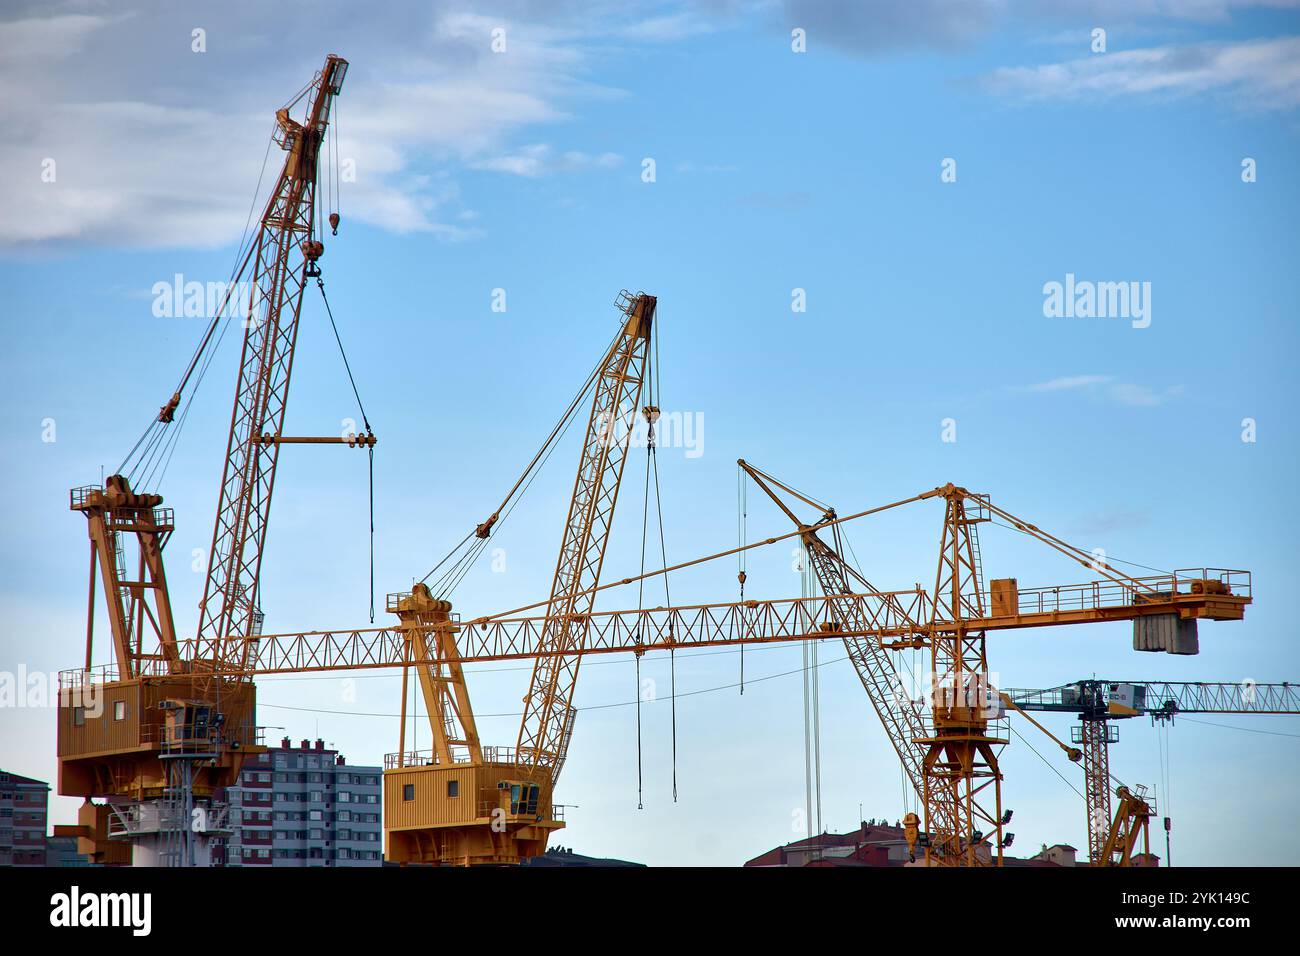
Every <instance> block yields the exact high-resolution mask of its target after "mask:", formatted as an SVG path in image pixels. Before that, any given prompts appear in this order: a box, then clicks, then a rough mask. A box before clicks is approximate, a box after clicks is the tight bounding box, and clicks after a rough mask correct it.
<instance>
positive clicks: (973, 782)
mask: <svg viewBox="0 0 1300 956" xmlns="http://www.w3.org/2000/svg"><path fill="white" fill-rule="evenodd" d="M738 464H739V467H740V468H741V470H742V472H743V473H744V474H746V475H747V476H748V477H749V478H750V479H751V480H752V481H753V482H754V483H755V484H756V485H757V486H758V487H759V488H760V489H762V490H763V491H764V492H765V493H766V494H767V495H768V497H770V498H771V499H772V500H773V502H775V503H776V504H777V506H778V507H779V508H780V509H781V510H782V511H783V512H784V513H785V515H786V517H787V518H789V519H790V520H791V521H792V522H793V523H794V524H795V525H796V527H797V528H798V530H799V535H800V539H801V541H802V543H803V546H804V548H805V549H806V552H807V554H808V556H809V560H810V563H811V566H812V569H813V572H814V574H815V576H816V577H817V580H818V583H819V584H820V586H821V589H822V592H823V593H824V594H825V595H826V596H827V598H828V599H832V600H836V599H837V598H836V596H838V595H844V594H846V593H849V592H850V588H849V586H848V585H849V581H850V579H855V580H856V581H857V582H858V583H860V584H863V585H865V584H866V581H865V579H863V578H862V577H861V575H860V574H858V573H857V572H856V571H855V570H854V569H853V568H852V567H851V566H850V565H849V564H848V562H847V561H846V560H845V559H844V558H843V557H842V555H841V553H840V551H841V548H840V547H839V540H838V527H839V524H840V521H839V520H838V519H837V516H836V514H835V511H834V509H833V508H828V507H826V506H825V505H823V504H822V503H820V502H817V501H814V500H813V499H811V498H809V497H807V496H806V495H804V494H802V493H800V492H798V491H796V490H795V489H793V488H791V487H790V486H789V485H787V484H785V483H783V482H781V481H779V480H777V479H776V478H774V477H772V476H771V475H769V474H767V473H765V472H762V471H760V470H759V469H757V468H755V467H754V466H753V465H750V464H748V463H747V462H745V461H743V460H742V461H740V462H738ZM783 494H784V496H785V497H786V498H789V499H793V500H794V501H795V502H797V503H799V504H802V505H807V506H811V507H813V508H816V509H818V510H819V511H820V512H821V516H820V518H819V519H818V520H817V521H816V522H814V523H807V522H804V521H801V520H800V519H799V517H798V516H797V515H796V514H795V513H794V511H793V510H792V509H791V507H790V506H789V505H787V504H786V502H785V500H783V498H782V495H783ZM928 498H937V499H941V500H943V502H944V505H945V514H944V522H943V527H942V533H941V536H940V545H939V560H938V568H937V571H936V573H935V586H934V591H933V593H932V594H931V595H929V596H928V598H927V600H926V601H925V602H923V603H922V605H921V607H920V608H919V611H920V613H919V614H917V615H908V616H907V618H906V621H907V625H908V627H907V628H906V630H905V631H901V630H900V631H896V632H895V633H889V632H887V631H878V632H877V633H876V634H875V635H874V638H875V639H872V638H873V635H872V634H871V633H870V630H869V629H865V628H863V629H862V630H864V631H865V632H866V633H865V634H864V639H858V640H854V639H850V638H846V639H845V646H846V648H847V650H848V652H849V658H850V660H852V661H853V664H854V667H855V668H856V669H857V671H858V676H859V677H860V678H861V680H862V684H863V686H864V688H865V689H866V690H867V695H868V698H869V699H870V700H871V703H872V706H873V707H874V708H875V710H876V713H877V716H878V717H879V718H880V720H881V723H882V724H883V725H884V726H885V729H886V732H887V734H888V736H889V739H890V742H891V744H892V745H893V747H894V749H895V751H896V752H897V753H898V755H899V757H900V759H901V760H902V763H903V768H904V770H905V772H906V773H907V776H908V778H909V781H910V782H911V784H912V788H913V789H914V790H915V791H916V793H917V795H918V797H919V799H920V804H921V806H922V807H923V808H924V813H925V820H924V823H925V827H926V829H927V831H928V833H929V834H930V836H929V845H928V846H927V847H926V854H925V857H926V862H927V863H928V864H930V865H941V866H947V865H978V864H980V863H982V862H984V858H983V854H982V853H981V852H980V847H981V845H982V844H984V842H985V841H986V840H988V841H990V842H991V846H992V854H991V857H992V859H991V862H996V863H1000V862H1001V859H1002V847H1003V845H1004V843H1003V835H1002V828H1003V826H1004V824H1005V822H1006V819H1005V815H1004V813H1003V810H1002V797H1001V781H1002V773H1001V771H1000V769H999V767H998V760H997V754H998V752H999V750H1000V749H1001V747H1002V746H1004V745H1005V744H1006V743H1007V738H1006V737H1004V736H1002V734H1001V731H1000V729H999V728H1000V724H1001V722H1002V720H1003V719H1004V718H1003V717H1002V713H1001V707H1000V703H1001V701H1000V698H999V697H998V695H997V693H996V691H995V690H994V689H993V688H992V687H991V685H990V683H989V669H988V660H987V653H986V647H985V635H986V633H987V632H988V631H990V630H998V629H1004V628H1018V627H1027V626H1043V625H1051V624H1077V623H1088V622H1098V621H1107V620H1125V619H1128V620H1132V621H1133V622H1134V644H1135V646H1138V647H1144V648H1145V647H1150V646H1152V645H1153V644H1156V643H1157V642H1158V641H1159V640H1162V639H1163V640H1164V641H1165V646H1166V648H1167V649H1169V650H1171V651H1173V652H1178V651H1186V650H1188V649H1189V648H1190V647H1191V646H1194V642H1195V637H1194V629H1195V622H1196V620H1197V619H1199V618H1207V619H1210V620H1239V619H1240V618H1241V617H1242V616H1243V614H1244V608H1245V604H1247V603H1249V600H1250V598H1249V587H1250V585H1249V574H1248V573H1247V572H1235V571H1222V572H1215V573H1213V574H1211V573H1210V572H1208V571H1202V572H1201V573H1200V574H1199V575H1186V574H1184V580H1183V581H1182V583H1181V584H1180V581H1179V576H1178V573H1175V574H1174V575H1173V576H1172V579H1171V580H1163V579H1162V580H1160V581H1154V580H1151V579H1139V578H1133V577H1130V576H1128V575H1125V574H1123V573H1122V572H1119V571H1116V570H1115V569H1113V568H1111V567H1109V566H1108V565H1106V564H1105V563H1104V562H1101V561H1099V560H1098V559H1097V558H1096V557H1095V556H1094V555H1092V554H1091V553H1090V552H1086V551H1084V550H1083V549H1081V548H1077V547H1075V546H1073V545H1069V544H1067V543H1066V542H1064V541H1062V540H1061V539H1059V538H1057V537H1055V536H1053V535H1051V534H1048V533H1047V532H1045V531H1042V530H1041V529H1039V528H1037V527H1035V526H1034V525H1032V524H1030V523H1028V522H1026V521H1022V520H1021V519H1019V518H1017V517H1016V516H1014V515H1012V514H1011V513H1009V512H1007V511H1005V510H1003V509H1002V508H1000V507H998V506H997V505H995V504H993V503H992V501H991V500H990V499H989V497H988V496H987V495H977V494H973V493H971V492H970V491H968V490H967V489H965V488H962V487H959V486H956V485H953V484H947V485H944V486H942V487H939V488H935V489H933V490H932V491H928V492H924V493H922V494H920V495H917V496H915V497H914V498H911V499H906V500H905V501H903V502H898V503H897V504H906V503H908V502H911V501H921V500H925V499H928ZM995 517H996V518H1000V519H1001V520H1002V521H1003V522H1005V523H1006V524H1008V525H1009V526H1010V527H1011V528H1013V529H1014V530H1017V531H1020V532H1022V533H1024V534H1027V535H1029V536H1030V537H1032V538H1035V539H1037V540H1038V541H1040V542H1041V543H1043V544H1046V545H1048V546H1049V547H1051V548H1052V549H1054V550H1056V551H1057V552H1059V553H1061V554H1064V555H1066V556H1067V557H1070V558H1072V559H1073V560H1075V561H1076V562H1078V563H1079V564H1082V565H1083V566H1085V567H1089V568H1092V569H1095V570H1097V571H1099V572H1100V573H1101V574H1102V575H1103V578H1104V579H1103V580H1102V581H1098V582H1093V583H1092V584H1091V585H1089V586H1087V587H1085V588H1083V589H1078V590H1075V589H1071V590H1068V591H1066V592H1065V593H1062V591H1061V589H1037V590H1035V591H1029V592H1025V591H1021V590H1020V589H1019V586H1018V583H1017V582H1016V580H1015V579H1014V578H1001V579H996V580H994V581H992V582H991V583H990V588H989V590H988V592H986V591H985V589H984V581H983V566H982V558H981V553H980V546H979V535H978V525H979V524H980V523H982V522H986V521H990V520H992V519H993V518H995ZM822 529H826V530H829V531H830V532H831V533H832V535H834V536H835V537H834V541H835V544H834V545H831V544H828V543H827V542H825V541H823V540H822V539H821V538H820V537H819V536H818V531H820V530H822ZM1183 587H1186V589H1187V590H1186V592H1184V591H1183V590H1182V588H1183ZM1234 588H1235V593H1234ZM1184 593H1185V594H1186V596H1187V597H1189V598H1193V599H1198V598H1199V599H1204V602H1203V603H1201V602H1200V601H1197V603H1198V604H1199V606H1198V607H1196V608H1192V607H1191V606H1187V605H1184V606H1178V605H1179V602H1180V600H1181V598H1182V597H1183V595H1184ZM1116 598H1118V599H1119V600H1118V601H1117V603H1116V604H1114V605H1110V601H1112V600H1115V599H1116ZM1171 601H1172V602H1173V606H1172V607H1171V606H1170V602H1171ZM838 603H840V604H842V605H843V610H844V612H845V616H844V618H843V620H845V621H849V620H852V618H849V617H848V614H849V613H852V612H853V611H854V610H855V607H854V605H853V604H852V602H849V601H842V600H841V601H838ZM1108 605H1109V606H1108ZM1157 605H1163V607H1162V609H1161V610H1159V611H1157V610H1156V609H1155V608H1156V606H1157ZM839 621H840V619H839V618H837V619H836V621H835V626H836V627H838V626H840V625H839ZM854 623H855V628H854V629H855V630H857V629H859V628H858V627H857V626H856V625H857V623H858V622H854ZM902 648H923V649H925V650H928V651H929V657H930V665H931V670H930V681H931V687H930V693H929V696H930V701H929V712H928V714H923V713H922V712H921V708H920V707H919V706H918V705H917V704H916V703H915V702H914V701H912V700H911V699H910V698H909V697H907V695H906V694H899V693H898V691H897V688H899V687H901V686H902V681H901V679H900V678H899V675H898V673H897V671H896V670H895V669H894V667H893V664H892V661H891V660H890V659H889V657H888V655H887V653H886V652H887V651H888V650H898V649H902ZM920 822H921V821H920V820H918V819H917V818H916V816H915V815H913V814H909V815H908V818H907V819H906V820H905V829H906V831H907V833H908V835H909V842H913V843H915V842H917V841H919V839H920V827H919V825H920ZM990 838H991V839H990Z"/></svg>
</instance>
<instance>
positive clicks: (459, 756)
mask: <svg viewBox="0 0 1300 956" xmlns="http://www.w3.org/2000/svg"><path fill="white" fill-rule="evenodd" d="M473 762H474V760H473V757H472V756H471V755H470V752H469V748H468V747H466V746H465V745H464V744H455V745H453V746H452V748H451V762H450V763H447V762H445V761H443V760H442V759H440V757H439V756H438V753H437V752H436V751H434V750H432V749H430V750H407V751H405V752H402V753H390V754H384V769H385V770H393V769H396V768H397V767H437V766H453V765H456V764H468V763H473ZM483 762H484V763H497V764H500V763H514V762H515V748H514V747H505V746H496V745H488V746H486V747H484V748H483Z"/></svg>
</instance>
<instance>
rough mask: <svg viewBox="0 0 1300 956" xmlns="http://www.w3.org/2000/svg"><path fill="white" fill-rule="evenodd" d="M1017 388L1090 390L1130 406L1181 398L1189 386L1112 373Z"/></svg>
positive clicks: (1158, 403)
mask: <svg viewBox="0 0 1300 956" xmlns="http://www.w3.org/2000/svg"><path fill="white" fill-rule="evenodd" d="M1011 391H1014V392H1035V393H1043V392H1070V391H1074V392H1087V393H1088V394H1090V395H1092V396H1093V397H1100V398H1104V399H1108V400H1110V401H1113V402H1116V403H1117V404H1120V405H1127V406H1129V407H1130V408H1154V407H1156V406H1159V405H1164V404H1167V403H1168V402H1171V401H1173V400H1174V399H1177V398H1181V397H1182V396H1183V395H1184V394H1185V393H1186V389H1185V388H1183V386H1182V385H1170V386H1166V387H1164V388H1153V387H1152V386H1150V385H1139V384H1135V383H1133V382H1119V381H1116V380H1115V377H1114V376H1112V375H1066V376H1062V377H1060V378H1053V379H1048V380H1047V381H1045V382H1035V383H1034V384H1032V385H1016V386H1011Z"/></svg>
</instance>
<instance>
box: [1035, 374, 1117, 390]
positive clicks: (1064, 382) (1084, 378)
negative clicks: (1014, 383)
mask: <svg viewBox="0 0 1300 956" xmlns="http://www.w3.org/2000/svg"><path fill="white" fill-rule="evenodd" d="M1109 381H1110V376H1109V375H1069V376H1066V377H1064V378H1054V379H1051V380H1049V381H1046V382H1038V383H1037V384H1035V385H1026V386H1025V387H1024V390H1025V391H1027V392H1059V391H1061V390H1062V389H1068V388H1083V387H1085V386H1088V385H1099V384H1101V383H1102V382H1109Z"/></svg>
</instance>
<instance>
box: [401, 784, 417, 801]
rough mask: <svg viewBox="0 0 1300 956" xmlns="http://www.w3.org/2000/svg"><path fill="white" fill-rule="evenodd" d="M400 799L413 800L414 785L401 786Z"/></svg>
mask: <svg viewBox="0 0 1300 956" xmlns="http://www.w3.org/2000/svg"><path fill="white" fill-rule="evenodd" d="M402 799H403V800H414V799H415V784H413V783H404V784H402Z"/></svg>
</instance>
